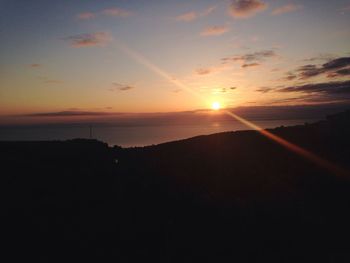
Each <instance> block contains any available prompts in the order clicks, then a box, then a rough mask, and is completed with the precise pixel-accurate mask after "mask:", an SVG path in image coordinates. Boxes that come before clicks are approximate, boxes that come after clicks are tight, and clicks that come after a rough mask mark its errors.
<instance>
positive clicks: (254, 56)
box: [221, 50, 277, 66]
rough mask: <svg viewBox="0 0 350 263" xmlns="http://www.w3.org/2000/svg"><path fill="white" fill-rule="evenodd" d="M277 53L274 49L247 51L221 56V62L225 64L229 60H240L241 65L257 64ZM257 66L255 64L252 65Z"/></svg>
mask: <svg viewBox="0 0 350 263" xmlns="http://www.w3.org/2000/svg"><path fill="white" fill-rule="evenodd" d="M276 56H277V54H276V52H275V51H274V50H262V51H257V52H253V53H247V54H243V55H237V56H232V57H225V58H222V59H221V61H222V63H224V64H226V63H229V62H242V63H243V65H244V64H245V65H253V64H255V63H256V64H257V62H260V61H263V60H265V59H267V58H272V57H276ZM253 66H257V65H253Z"/></svg>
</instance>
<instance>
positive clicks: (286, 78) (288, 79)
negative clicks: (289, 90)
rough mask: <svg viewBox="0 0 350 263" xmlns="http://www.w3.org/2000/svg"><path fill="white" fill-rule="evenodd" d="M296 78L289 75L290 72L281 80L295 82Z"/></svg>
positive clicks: (293, 75) (291, 74)
mask: <svg viewBox="0 0 350 263" xmlns="http://www.w3.org/2000/svg"><path fill="white" fill-rule="evenodd" d="M297 77H298V76H297V75H295V74H293V73H291V72H288V73H287V76H286V77H285V78H283V80H286V81H291V80H295V79H296V78H297Z"/></svg>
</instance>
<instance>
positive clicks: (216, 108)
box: [211, 101, 221, 110]
mask: <svg viewBox="0 0 350 263" xmlns="http://www.w3.org/2000/svg"><path fill="white" fill-rule="evenodd" d="M211 108H212V109H213V110H220V109H221V105H220V103H219V102H217V101H214V102H213V104H212V105H211Z"/></svg>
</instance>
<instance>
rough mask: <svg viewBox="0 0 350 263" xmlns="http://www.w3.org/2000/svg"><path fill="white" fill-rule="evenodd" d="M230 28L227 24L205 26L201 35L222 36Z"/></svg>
mask: <svg viewBox="0 0 350 263" xmlns="http://www.w3.org/2000/svg"><path fill="white" fill-rule="evenodd" d="M229 30H230V29H229V28H228V27H227V26H209V27H207V28H205V29H204V30H203V31H202V32H201V33H200V35H201V36H220V35H222V34H225V33H226V32H228V31H229Z"/></svg>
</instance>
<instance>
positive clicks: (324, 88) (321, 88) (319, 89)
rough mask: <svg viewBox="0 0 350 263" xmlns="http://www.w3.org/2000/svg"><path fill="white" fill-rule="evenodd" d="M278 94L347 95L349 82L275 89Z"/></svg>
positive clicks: (349, 92)
mask: <svg viewBox="0 0 350 263" xmlns="http://www.w3.org/2000/svg"><path fill="white" fill-rule="evenodd" d="M277 91H279V92H299V93H322V94H349V95H350V80H347V81H333V82H323V83H311V84H305V85H301V86H289V87H283V88H280V89H277Z"/></svg>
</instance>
